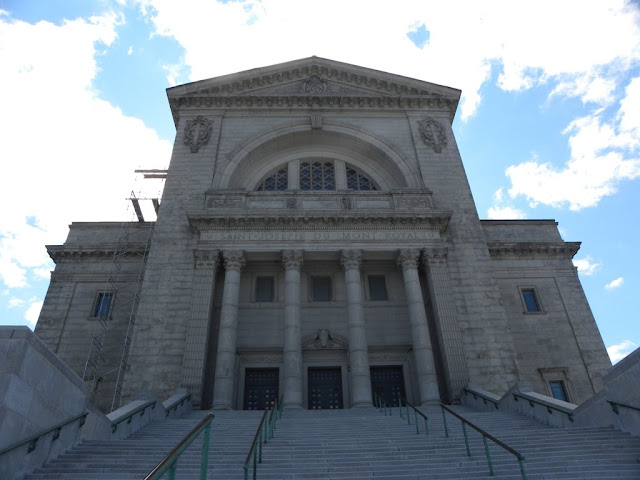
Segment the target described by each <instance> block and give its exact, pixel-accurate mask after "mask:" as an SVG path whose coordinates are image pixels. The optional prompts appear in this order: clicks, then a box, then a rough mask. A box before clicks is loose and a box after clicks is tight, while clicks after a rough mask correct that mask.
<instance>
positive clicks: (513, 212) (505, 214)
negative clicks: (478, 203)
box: [487, 206, 527, 220]
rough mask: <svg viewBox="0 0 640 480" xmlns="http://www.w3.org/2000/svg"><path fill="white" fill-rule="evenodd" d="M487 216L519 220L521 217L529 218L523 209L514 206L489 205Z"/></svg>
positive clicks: (492, 218) (494, 218) (491, 218)
mask: <svg viewBox="0 0 640 480" xmlns="http://www.w3.org/2000/svg"><path fill="white" fill-rule="evenodd" d="M487 217H488V218H489V219H490V220H517V219H521V218H527V216H526V215H525V213H524V212H523V211H522V210H519V209H517V208H513V207H499V206H492V207H489V210H488V212H487Z"/></svg>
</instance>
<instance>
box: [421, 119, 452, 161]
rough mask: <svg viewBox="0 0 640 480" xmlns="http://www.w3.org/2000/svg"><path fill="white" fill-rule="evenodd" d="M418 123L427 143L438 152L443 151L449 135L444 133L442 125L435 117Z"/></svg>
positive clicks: (423, 138) (423, 139)
mask: <svg viewBox="0 0 640 480" xmlns="http://www.w3.org/2000/svg"><path fill="white" fill-rule="evenodd" d="M418 125H419V130H420V136H421V137H422V141H423V142H424V143H425V145H427V146H428V147H431V148H433V151H434V152H436V153H440V152H442V148H443V147H446V146H447V136H446V135H445V133H444V128H442V125H440V123H438V122H436V121H435V120H434V119H433V118H425V119H423V120H420V121H419V122H418Z"/></svg>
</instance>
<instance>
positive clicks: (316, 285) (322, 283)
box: [311, 277, 331, 302]
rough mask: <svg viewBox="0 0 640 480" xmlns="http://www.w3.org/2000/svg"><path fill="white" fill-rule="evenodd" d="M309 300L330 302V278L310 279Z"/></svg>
mask: <svg viewBox="0 0 640 480" xmlns="http://www.w3.org/2000/svg"><path fill="white" fill-rule="evenodd" d="M311 299H312V300H313V301H314V302H330V301H331V277H311Z"/></svg>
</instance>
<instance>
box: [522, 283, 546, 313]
mask: <svg viewBox="0 0 640 480" xmlns="http://www.w3.org/2000/svg"><path fill="white" fill-rule="evenodd" d="M520 295H522V302H523V303H524V311H525V313H540V312H542V308H541V307H540V300H539V299H538V294H537V293H536V289H535V288H531V287H527V288H521V289H520Z"/></svg>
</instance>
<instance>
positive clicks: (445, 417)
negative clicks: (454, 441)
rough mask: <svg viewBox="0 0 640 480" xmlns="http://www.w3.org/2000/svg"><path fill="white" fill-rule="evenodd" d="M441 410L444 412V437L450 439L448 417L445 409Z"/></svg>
mask: <svg viewBox="0 0 640 480" xmlns="http://www.w3.org/2000/svg"><path fill="white" fill-rule="evenodd" d="M440 410H442V421H443V422H444V436H445V437H447V438H448V437H449V429H448V428H447V416H446V415H445V413H444V408H441V409H440Z"/></svg>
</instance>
